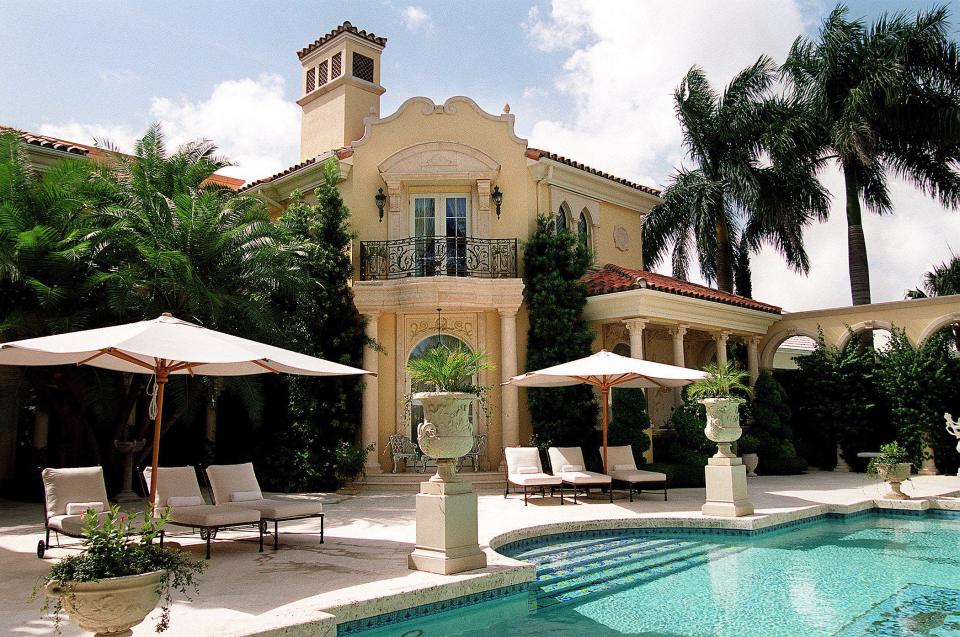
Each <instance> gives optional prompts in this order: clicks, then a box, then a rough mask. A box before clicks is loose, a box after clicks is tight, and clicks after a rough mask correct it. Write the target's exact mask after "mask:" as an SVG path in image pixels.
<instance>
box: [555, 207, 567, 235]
mask: <svg viewBox="0 0 960 637" xmlns="http://www.w3.org/2000/svg"><path fill="white" fill-rule="evenodd" d="M567 214H568V213H567V204H565V203H563V204H560V208H559V209H558V210H557V221H556V225H557V232H561V231H563V230H566V229H568V228H569V227H570V225H569V223H568V221H567Z"/></svg>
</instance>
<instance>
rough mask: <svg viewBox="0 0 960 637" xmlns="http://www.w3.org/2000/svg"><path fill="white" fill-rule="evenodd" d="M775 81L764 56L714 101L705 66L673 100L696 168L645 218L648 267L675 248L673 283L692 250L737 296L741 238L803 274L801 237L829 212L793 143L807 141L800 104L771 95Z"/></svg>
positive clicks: (682, 172) (683, 171) (679, 177)
mask: <svg viewBox="0 0 960 637" xmlns="http://www.w3.org/2000/svg"><path fill="white" fill-rule="evenodd" d="M775 77H776V65H775V64H774V63H773V61H772V60H770V58H768V57H761V58H759V59H758V60H757V62H756V63H755V64H753V65H751V66H749V67H747V68H745V69H744V70H742V71H741V72H740V73H738V74H737V75H736V76H735V77H734V78H733V80H732V81H731V82H730V84H728V85H727V87H726V88H725V89H724V91H723V93H722V94H721V95H718V94H717V93H716V92H715V91H714V90H713V89H712V88H711V87H710V84H709V82H708V81H707V78H706V75H705V74H704V72H703V71H702V70H701V69H699V68H697V67H693V68H691V69H690V70H689V71H688V72H687V75H686V77H685V78H684V80H683V81H682V82H681V83H680V86H679V87H678V88H677V90H676V92H675V93H674V102H675V110H676V113H677V117H678V119H679V120H680V124H681V126H682V128H683V141H684V147H685V148H686V150H687V153H688V155H689V157H690V158H691V159H692V160H693V162H694V164H695V167H693V168H684V167H681V168H679V169H678V170H677V171H676V173H675V174H674V175H673V176H672V178H671V181H670V184H669V185H668V186H667V188H666V189H665V190H664V191H663V195H662V197H663V201H662V202H661V203H660V204H658V205H657V206H655V207H654V208H653V209H652V210H651V211H650V214H649V215H647V217H646V219H645V220H644V226H643V251H644V263H645V264H646V265H647V267H655V266H656V265H657V264H659V263H660V262H661V260H662V259H663V258H664V256H665V255H666V253H667V251H668V250H669V248H670V246H671V245H672V255H671V256H672V265H673V276H675V277H677V278H681V279H685V278H686V277H687V273H688V270H689V267H690V261H691V256H692V253H693V252H694V251H695V252H696V255H697V258H698V262H699V267H700V272H701V273H702V274H703V276H704V277H705V278H706V279H707V281H708V282H711V283H712V282H714V281H716V283H717V287H718V288H719V289H721V290H723V291H726V292H733V291H734V271H735V269H736V261H737V258H736V256H735V252H736V250H735V246H736V245H738V243H740V242H741V241H742V242H744V246H745V247H747V248H748V252H749V251H750V250H754V251H755V250H757V249H759V248H760V246H761V244H763V243H765V242H766V243H769V244H771V245H773V246H774V247H775V248H776V249H777V250H779V251H780V252H781V254H783V256H784V257H785V258H786V260H787V263H788V264H790V265H791V266H792V267H793V268H795V269H797V270H799V271H801V272H806V271H807V270H808V269H809V261H808V258H807V254H806V251H805V250H804V246H803V233H802V230H803V227H805V226H806V225H807V224H808V223H809V222H810V221H812V220H813V219H815V218H822V217H823V216H824V215H825V214H826V208H827V203H828V200H827V194H826V191H825V190H824V189H823V188H822V187H821V186H820V184H819V183H818V182H817V181H816V179H815V178H814V177H812V176H811V175H810V171H811V170H812V169H811V168H810V166H809V163H810V159H809V157H807V156H806V155H804V154H803V153H802V152H801V151H802V149H803V148H804V146H803V145H799V144H797V143H796V142H795V141H794V137H797V138H800V139H802V138H803V137H802V135H800V133H802V132H803V131H802V130H801V129H799V128H798V125H802V124H804V121H803V120H802V119H798V108H797V105H796V104H795V103H793V102H791V101H790V100H789V99H786V98H781V97H770V96H769V90H770V88H771V86H772V84H773V81H774V79H775ZM740 262H741V267H740V269H741V271H742V270H743V265H744V262H743V259H742V258H741V259H740Z"/></svg>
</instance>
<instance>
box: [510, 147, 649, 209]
mask: <svg viewBox="0 0 960 637" xmlns="http://www.w3.org/2000/svg"><path fill="white" fill-rule="evenodd" d="M527 157H529V158H530V159H535V160H537V161H540V159H541V158H543V157H546V158H547V159H552V160H553V161H558V162H560V163H561V164H566V165H567V166H572V167H574V168H577V169H579V170H582V171H584V172H588V173H590V174H591V175H596V176H598V177H603V178H604V179H609V180H610V181H615V182H617V183H618V184H623V185H624V186H627V187H629V188H633V189H635V190H639V191H641V192H645V193H648V194H651V195H655V196H658V197H659V196H660V191H659V190H657V189H656V188H651V187H650V186H644V185H643V184H638V183H635V182H632V181H630V180H628V179H624V178H623V177H617V176H616V175H611V174H610V173H605V172H603V171H601V170H597V169H596V168H591V167H590V166H587V165H586V164H581V163H580V162H578V161H574V160H572V159H568V158H566V157H564V156H563V155H558V154H557V153H552V152H550V151H549V150H541V149H539V148H528V149H527Z"/></svg>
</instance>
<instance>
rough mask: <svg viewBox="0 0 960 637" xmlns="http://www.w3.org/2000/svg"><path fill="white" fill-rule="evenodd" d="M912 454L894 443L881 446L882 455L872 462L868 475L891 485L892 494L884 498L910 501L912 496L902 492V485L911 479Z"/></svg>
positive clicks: (868, 467) (868, 468)
mask: <svg viewBox="0 0 960 637" xmlns="http://www.w3.org/2000/svg"><path fill="white" fill-rule="evenodd" d="M909 457H910V452H909V451H907V450H906V449H905V448H904V447H901V446H900V443H898V442H896V441H894V442H890V443H887V444H885V445H880V455H879V456H877V457H876V458H873V459H872V460H870V464H869V465H867V475H871V476H876V477H878V478H880V479H881V480H883V481H884V482H887V483H888V484H889V485H890V492H889V493H887V494H886V495H884V496H883V497H884V498H886V499H888V500H909V499H910V496H908V495H907V494H905V493H904V492H903V491H901V490H900V483H901V482H903V481H905V480H909V479H910V466H911V465H910V462H909V461H908V459H909Z"/></svg>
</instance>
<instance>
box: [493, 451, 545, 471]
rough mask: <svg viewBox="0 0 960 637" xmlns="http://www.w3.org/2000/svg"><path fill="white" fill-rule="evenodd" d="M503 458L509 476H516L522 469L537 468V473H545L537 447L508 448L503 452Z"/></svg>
mask: <svg viewBox="0 0 960 637" xmlns="http://www.w3.org/2000/svg"><path fill="white" fill-rule="evenodd" d="M503 458H504V460H505V461H506V463H507V473H509V474H516V473H517V470H518V469H519V468H520V467H536V468H537V471H543V465H541V464H540V450H539V449H537V448H536V447H507V448H506V449H504V450H503Z"/></svg>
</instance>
